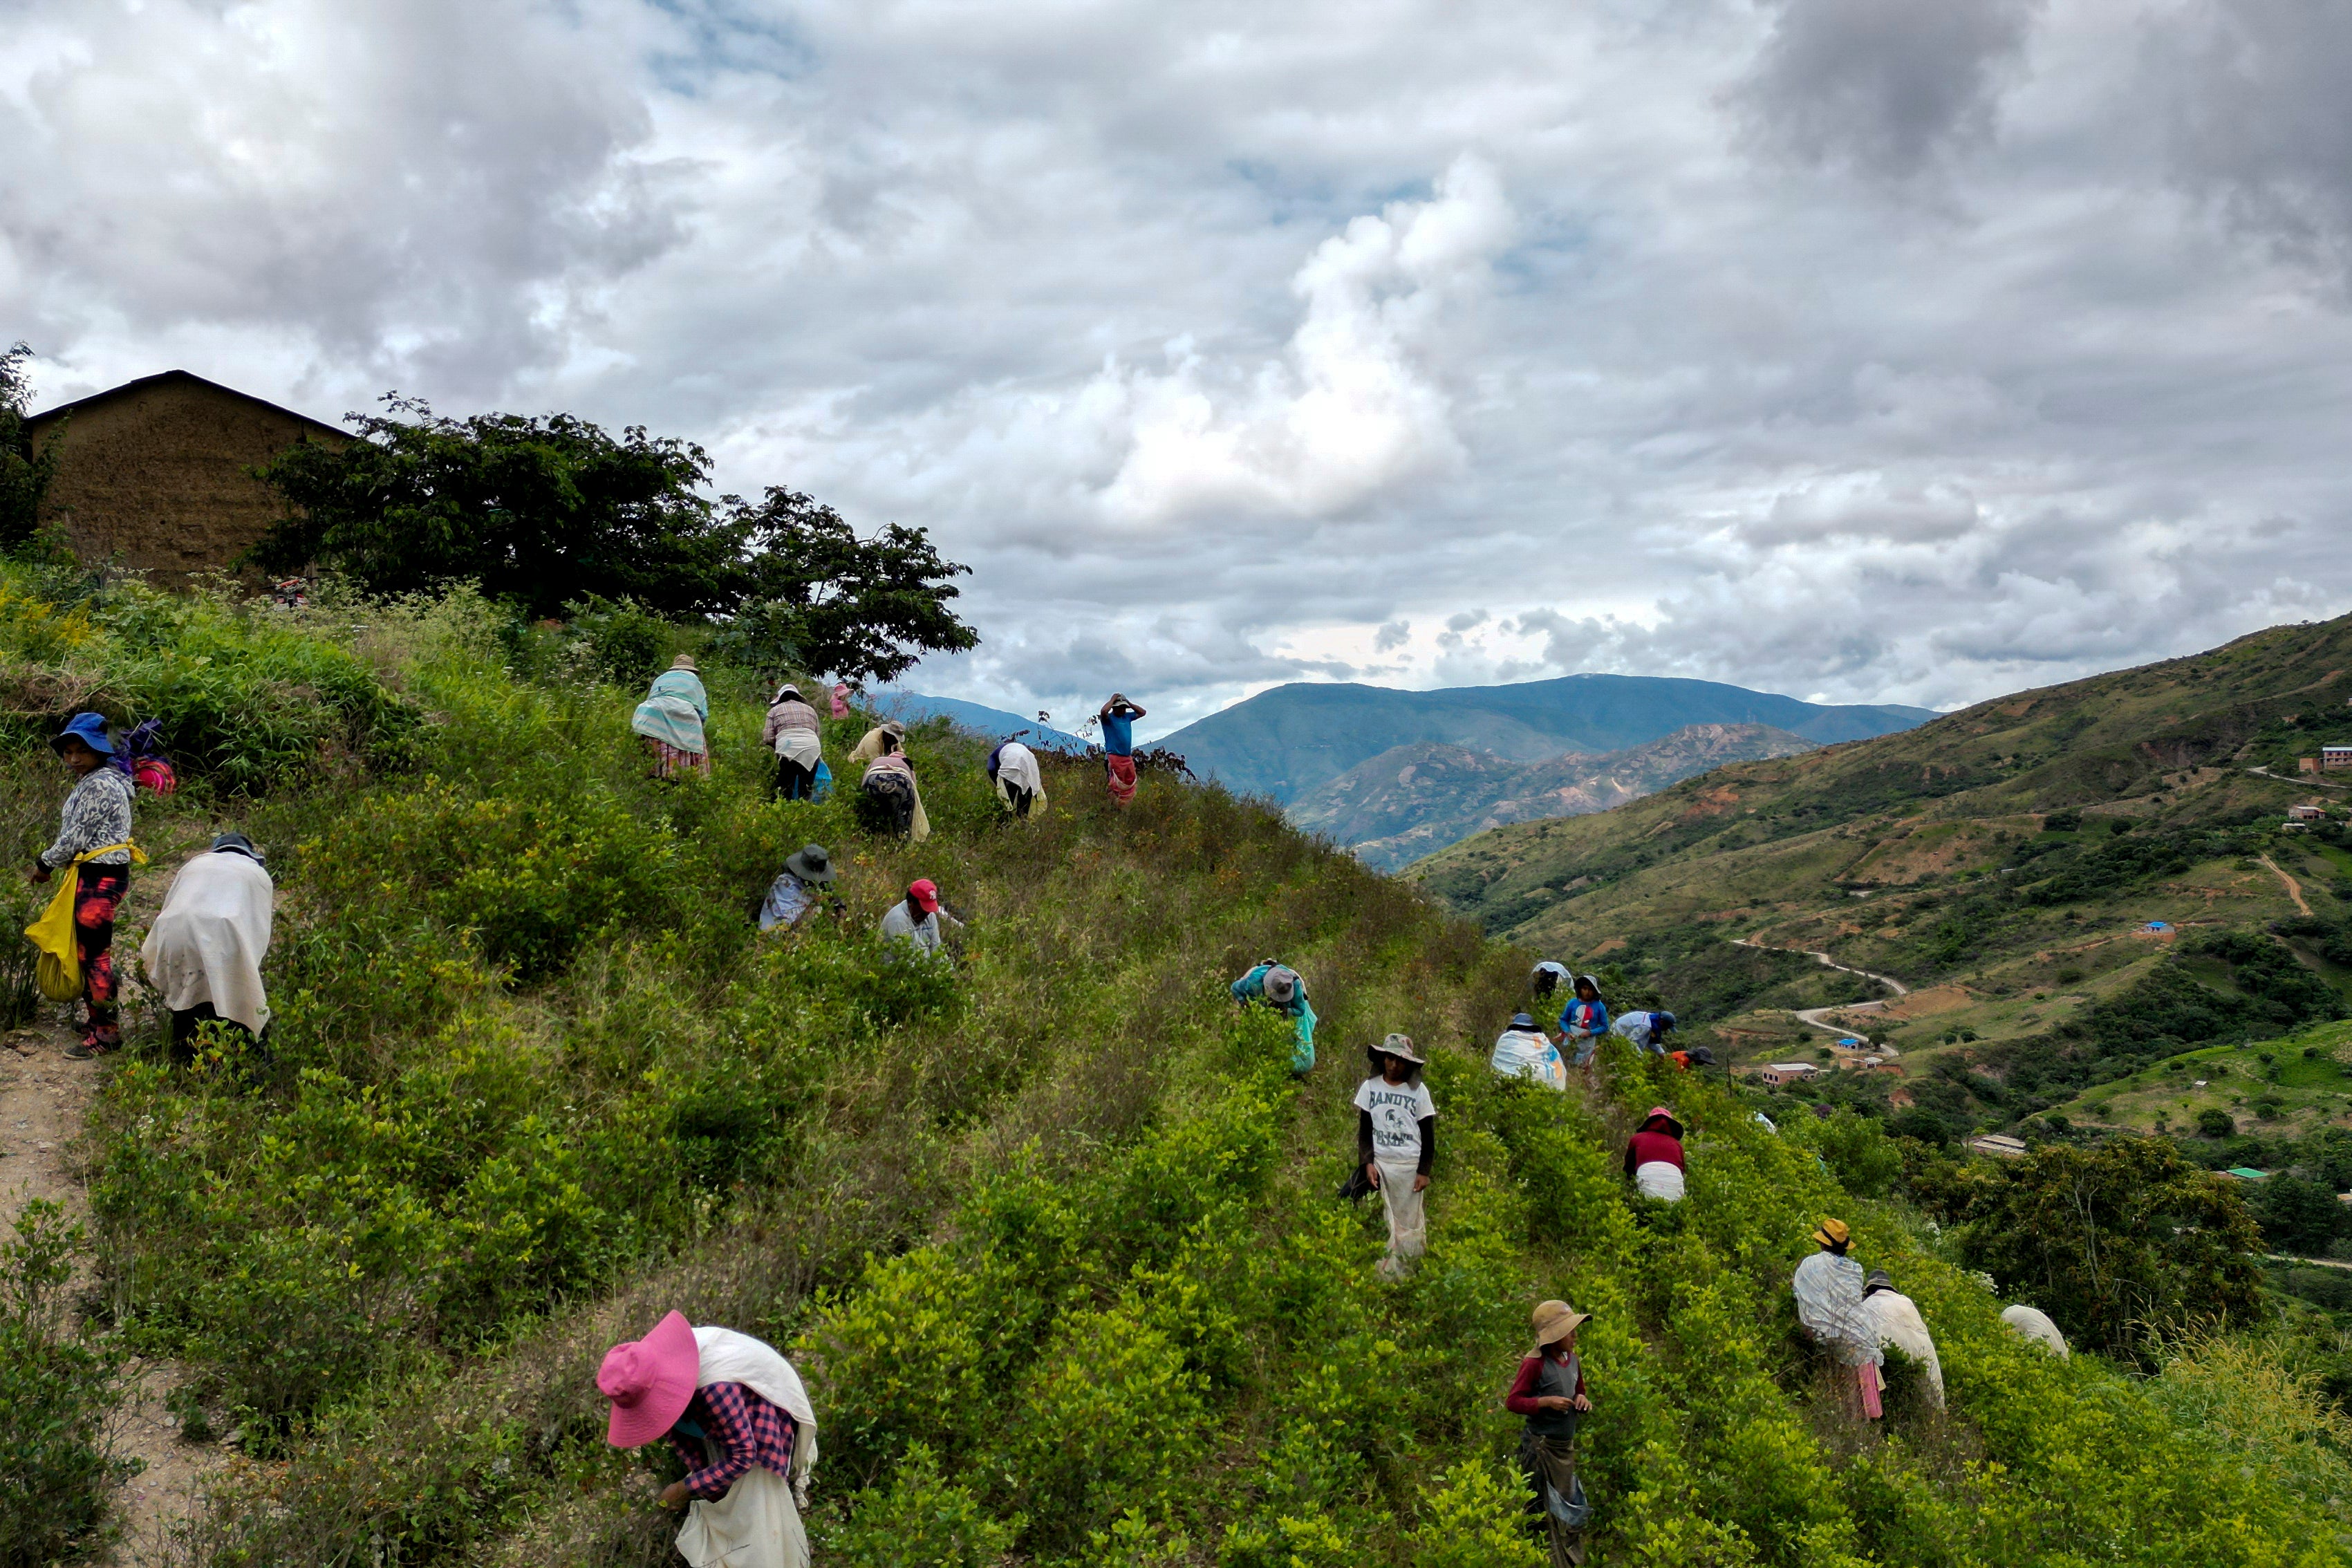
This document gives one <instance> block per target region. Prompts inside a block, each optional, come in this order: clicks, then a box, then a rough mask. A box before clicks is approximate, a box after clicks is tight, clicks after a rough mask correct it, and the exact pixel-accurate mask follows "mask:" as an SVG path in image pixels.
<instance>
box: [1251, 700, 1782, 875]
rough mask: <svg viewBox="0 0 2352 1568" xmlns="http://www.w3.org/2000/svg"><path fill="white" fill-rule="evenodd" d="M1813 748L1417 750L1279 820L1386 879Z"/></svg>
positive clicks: (1727, 735) (1689, 735)
mask: <svg viewBox="0 0 2352 1568" xmlns="http://www.w3.org/2000/svg"><path fill="white" fill-rule="evenodd" d="M1815 744H1816V742H1811V741H1808V740H1806V739H1805V738H1804V737H1803V736H1801V735H1792V734H1790V732H1789V731H1786V730H1775V729H1773V728H1772V727H1771V726H1770V725H1769V724H1689V725H1685V726H1684V727H1683V728H1682V729H1679V730H1677V731H1675V732H1674V733H1673V734H1671V735H1668V736H1666V737H1665V738H1664V740H1659V741H1651V742H1645V743H1644V744H1642V745H1639V746H1629V747H1627V748H1626V749H1625V750H1623V751H1622V752H1603V753H1601V754H1600V755H1598V756H1592V755H1588V754H1586V753H1583V752H1569V753H1567V754H1566V755H1564V756H1558V757H1548V758H1545V759H1544V760H1543V761H1541V762H1536V763H1517V762H1513V761H1510V760H1509V759H1507V758H1503V757H1497V756H1495V755H1493V754H1492V753H1489V752H1473V751H1470V750H1467V749H1466V748H1464V747H1461V746H1439V745H1433V744H1429V743H1426V742H1423V743H1421V744H1417V745H1412V746H1398V747H1395V748H1393V749H1392V750H1390V751H1386V752H1381V754H1380V755H1379V756H1377V757H1374V758H1372V759H1371V760H1370V762H1365V763H1358V764H1357V765H1356V766H1354V767H1352V768H1350V769H1349V770H1348V771H1347V772H1346V773H1341V774H1340V775H1339V777H1338V778H1336V779H1333V780H1332V781H1331V782H1330V783H1328V784H1321V785H1318V787H1316V788H1315V789H1312V790H1310V791H1308V792H1307V794H1306V795H1301V796H1300V797H1299V798H1298V799H1297V800H1296V801H1293V802H1292V803H1291V805H1290V807H1289V809H1288V810H1287V811H1286V813H1285V814H1284V815H1286V816H1288V817H1289V818H1290V820H1291V821H1293V822H1295V823H1297V825H1298V826H1301V827H1303V828H1305V829H1307V831H1308V832H1310V833H1319V834H1321V835H1323V836H1324V837H1328V838H1330V839H1331V840H1333V841H1334V842H1335V843H1338V844H1339V845H1341V846H1342V847H1346V848H1347V849H1349V850H1350V851H1351V852H1352V853H1353V854H1354V855H1355V856H1356V858H1358V859H1360V860H1361V861H1363V862H1364V864H1365V865H1367V866H1370V867H1373V868H1377V869H1380V870H1383V871H1391V870H1394V869H1396V868H1399V867H1401V866H1403V865H1405V864H1407V863H1408V862H1410V861H1413V860H1417V859H1419V858H1422V857H1423V856H1424V855H1428V854H1432V853H1433V852H1434V851H1436V850H1439V849H1443V848H1444V847H1445V846H1447V845H1449V844H1453V843H1456V842H1458V841H1459V840H1461V839H1464V838H1466V837H1469V836H1470V835H1471V834H1474V833H1478V832H1482V831H1484V830H1485V829H1486V828H1489V827H1496V826H1501V825H1503V824H1505V823H1509V822H1531V821H1535V820H1537V819H1538V818H1542V817H1550V816H1582V815H1584V814H1586V813H1588V812H1595V811H1607V810H1609V809H1610V808H1611V807H1612V806H1618V805H1624V804H1625V803H1626V802H1627V801H1629V800H1638V799H1640V798H1641V797H1642V796H1643V795H1653V794H1655V793H1656V792H1657V791H1659V790H1661V789H1664V787H1665V786H1666V785H1668V784H1673V783H1675V781H1677V780H1679V779H1686V778H1689V777H1690V776H1691V775H1692V774H1694V773H1705V772H1706V770H1707V769H1709V768H1715V767H1720V766H1722V765H1723V764H1724V763H1734V762H1748V761H1750V760H1754V759H1757V758H1763V757H1782V756H1791V755H1794V754H1796V753H1797V752H1810V751H1811V750H1812V749H1813V748H1814V746H1815Z"/></svg>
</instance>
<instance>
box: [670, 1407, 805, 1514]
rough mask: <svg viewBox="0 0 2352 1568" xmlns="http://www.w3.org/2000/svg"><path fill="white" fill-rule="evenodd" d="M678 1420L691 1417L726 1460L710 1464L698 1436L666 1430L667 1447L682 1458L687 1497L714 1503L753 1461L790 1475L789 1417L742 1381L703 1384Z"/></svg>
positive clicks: (791, 1457) (675, 1430)
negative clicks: (667, 1433)
mask: <svg viewBox="0 0 2352 1568" xmlns="http://www.w3.org/2000/svg"><path fill="white" fill-rule="evenodd" d="M679 1420H680V1423H681V1424H683V1423H684V1422H688V1421H691V1422H693V1423H694V1424H695V1425H696V1426H699V1427H701V1428H702V1430H703V1431H704V1432H705V1433H707V1434H709V1438H710V1441H711V1442H712V1444H713V1445H715V1446H716V1447H718V1449H719V1453H720V1454H721V1455H723V1456H725V1457H724V1458H720V1459H719V1461H718V1462H717V1463H716V1464H712V1463H709V1455H708V1454H706V1453H705V1452H704V1451H703V1447H702V1443H701V1440H700V1439H698V1438H695V1437H688V1436H685V1435H683V1434H682V1433H680V1432H679V1431H678V1430H677V1427H672V1428H671V1429H670V1434H669V1440H670V1446H671V1447H674V1448H676V1449H677V1453H678V1458H682V1459H684V1460H685V1461H686V1469H687V1476H686V1491H687V1495H688V1497H695V1498H700V1499H702V1500H704V1501H706V1502H715V1501H717V1500H719V1499H720V1498H723V1497H725V1496H726V1495H727V1489H728V1488H730V1487H731V1486H733V1485H734V1484H735V1481H736V1478H738V1477H739V1476H740V1475H742V1474H743V1472H744V1471H746V1470H748V1469H750V1468H751V1467H752V1466H754V1465H765V1466H766V1467H767V1468H770V1469H772V1470H773V1471H775V1472H776V1474H778V1475H780V1476H782V1477H783V1478H784V1479H787V1480H789V1479H792V1473H793V1418H792V1417H791V1416H789V1415H785V1414H784V1413H783V1412H782V1411H781V1410H779V1409H777V1408H776V1407H775V1406H774V1405H771V1404H769V1403H768V1402H767V1401H766V1400H764V1399H762V1398H761V1397H760V1396H759V1395H758V1394H754V1393H752V1392H751V1390H750V1389H748V1388H746V1387H744V1386H743V1385H742V1384H740V1383H711V1384H704V1385H703V1386H702V1387H700V1388H698V1389H696V1390H695V1391H694V1398H693V1399H692V1400H691V1401H689V1402H688V1405H687V1407H686V1414H685V1415H683V1416H681V1417H680V1418H679Z"/></svg>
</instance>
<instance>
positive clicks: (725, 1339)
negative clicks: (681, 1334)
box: [694, 1328, 816, 1557]
mask: <svg viewBox="0 0 2352 1568" xmlns="http://www.w3.org/2000/svg"><path fill="white" fill-rule="evenodd" d="M694 1344H695V1348H696V1349H697V1350H698V1351H700V1352H702V1362H701V1365H700V1367H699V1368H698V1370H697V1372H696V1373H695V1377H694V1385H695V1386H696V1387H697V1388H700V1387H702V1386H703V1385H704V1384H712V1383H740V1384H742V1385H743V1386H744V1387H746V1388H748V1389H750V1390H751V1392H752V1393H754V1394H758V1395H759V1396H760V1397H761V1398H762V1399H764V1400H766V1401H767V1402H768V1403H769V1404H771V1405H775V1406H776V1407H777V1408H778V1409H780V1410H782V1412H783V1413H784V1414H785V1415H789V1416H791V1417H792V1418H793V1426H794V1427H795V1428H796V1430H794V1432H793V1490H794V1491H796V1492H798V1493H799V1494H800V1498H801V1500H802V1501H803V1502H806V1501H807V1500H808V1488H809V1477H810V1476H811V1475H812V1474H813V1473H814V1471H815V1469H816V1409H815V1407H814V1405H810V1404H809V1396H808V1390H807V1389H806V1388H804V1387H803V1386H802V1384H801V1374H800V1373H797V1372H795V1371H793V1363H790V1362H788V1361H786V1360H785V1359H784V1358H783V1354H782V1352H779V1351H778V1350H777V1349H776V1348H775V1347H774V1346H773V1345H771V1344H769V1343H768V1342H766V1341H764V1340H755V1339H753V1338H752V1337H751V1335H749V1334H739V1333H737V1332H736V1331H734V1330H732V1329H699V1328H698V1329H697V1330H695V1331H694ZM754 1468H756V1467H754ZM805 1555H806V1552H805V1550H803V1557H805Z"/></svg>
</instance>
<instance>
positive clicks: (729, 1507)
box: [596, 1312, 817, 1568]
mask: <svg viewBox="0 0 2352 1568" xmlns="http://www.w3.org/2000/svg"><path fill="white" fill-rule="evenodd" d="M596 1388H597V1391H598V1392H599V1393H601V1394H604V1397H605V1398H606V1399H608V1400H610V1401H611V1402H612V1414H611V1418H610V1420H609V1422H608V1424H607V1426H606V1427H605V1433H604V1440H605V1441H606V1442H608V1443H610V1444H611V1445H612V1446H613V1447H615V1448H642V1447H645V1446H646V1444H648V1443H651V1442H653V1441H654V1440H655V1439H656V1438H659V1437H667V1438H668V1439H669V1442H670V1444H671V1446H672V1447H675V1448H676V1449H677V1455H678V1458H680V1459H682V1460H683V1461H685V1464H686V1469H687V1474H686V1479H683V1480H677V1481H672V1482H670V1484H669V1485H668V1486H667V1487H665V1488H663V1489H662V1491H661V1494H660V1497H659V1499H658V1500H659V1502H660V1504H661V1506H662V1507H664V1508H667V1509H685V1510H687V1519H686V1523H685V1525H684V1527H683V1528H681V1529H680V1530H679V1531H678V1532H677V1550H678V1552H680V1553H681V1554H682V1555H683V1556H684V1557H685V1558H686V1560H687V1562H688V1563H691V1564H693V1568H721V1565H722V1564H723V1565H724V1568H807V1564H808V1561H809V1547H808V1535H807V1533H806V1532H805V1531H803V1529H802V1527H801V1516H800V1510H801V1509H802V1508H803V1507H805V1506H806V1505H807V1503H808V1489H809V1479H810V1476H811V1474H812V1472H813V1471H814V1469H815V1468H816V1436H817V1434H816V1415H815V1413H814V1410H813V1409H812V1408H811V1406H810V1405H809V1397H808V1392H807V1390H806V1389H805V1388H804V1387H803V1384H802V1383H801V1378H800V1373H798V1372H796V1371H794V1370H793V1363H791V1362H789V1361H786V1360H785V1359H784V1358H783V1356H782V1354H780V1353H779V1352H777V1351H776V1350H775V1349H774V1348H773V1347H772V1346H771V1345H768V1344H766V1343H765V1342H761V1341H760V1340H755V1339H753V1338H752V1337H751V1335H749V1334H740V1333H737V1332H736V1331H734V1330H732V1329H721V1328H696V1327H694V1326H693V1325H691V1324H689V1323H688V1321H687V1320H686V1315H685V1314H684V1313H682V1312H672V1313H670V1314H669V1315H668V1316H667V1317H665V1318H664V1319H662V1321H660V1322H658V1323H656V1324H655V1325H654V1327H653V1331H651V1332H650V1333H648V1334H646V1337H645V1338H644V1339H641V1340H628V1341H624V1342H622V1343H620V1344H617V1345H614V1347H613V1348H612V1349H611V1350H610V1351H607V1352H605V1354H604V1365H602V1366H601V1367H599V1368H598V1369H597V1372H596Z"/></svg>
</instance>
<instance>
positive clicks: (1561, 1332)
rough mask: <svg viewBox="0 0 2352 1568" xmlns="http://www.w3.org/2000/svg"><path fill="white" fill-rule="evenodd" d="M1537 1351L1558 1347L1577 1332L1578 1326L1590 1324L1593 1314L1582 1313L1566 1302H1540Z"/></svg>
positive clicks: (1537, 1321) (1536, 1326)
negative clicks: (1557, 1345)
mask: <svg viewBox="0 0 2352 1568" xmlns="http://www.w3.org/2000/svg"><path fill="white" fill-rule="evenodd" d="M1534 1316H1535V1329H1536V1349H1537V1350H1538V1351H1540V1350H1542V1349H1543V1348H1544V1346H1546V1345H1556V1344H1558V1343H1559V1342H1560V1341H1562V1340H1564V1339H1566V1338H1568V1336H1569V1335H1570V1334H1571V1333H1573V1332H1575V1331H1576V1329H1577V1326H1578V1325H1579V1324H1581V1323H1586V1322H1590V1321H1591V1319H1592V1314H1591V1313H1590V1312H1580V1311H1578V1310H1576V1309H1575V1308H1573V1307H1571V1306H1570V1305H1569V1304H1568V1303H1567V1302H1565V1301H1538V1302H1537V1303H1536V1310H1535V1315H1534Z"/></svg>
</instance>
